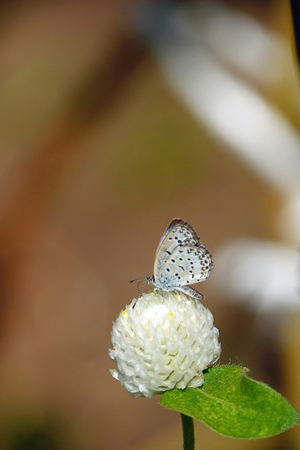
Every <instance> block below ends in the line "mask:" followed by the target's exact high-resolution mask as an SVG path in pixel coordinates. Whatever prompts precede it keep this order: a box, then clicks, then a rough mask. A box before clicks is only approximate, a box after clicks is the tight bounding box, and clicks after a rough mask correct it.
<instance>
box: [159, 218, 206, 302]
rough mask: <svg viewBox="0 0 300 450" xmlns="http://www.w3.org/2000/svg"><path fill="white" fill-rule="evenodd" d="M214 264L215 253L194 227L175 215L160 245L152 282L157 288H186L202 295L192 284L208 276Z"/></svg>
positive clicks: (199, 296)
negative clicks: (203, 241)
mask: <svg viewBox="0 0 300 450" xmlns="http://www.w3.org/2000/svg"><path fill="white" fill-rule="evenodd" d="M212 268H213V263H212V259H211V254H210V253H209V251H208V250H207V249H206V248H205V247H204V245H203V244H202V243H201V241H200V238H199V236H198V234H197V233H196V231H195V230H194V228H193V227H192V226H191V225H190V224H189V223H187V222H185V221H184V220H182V219H174V220H172V222H171V223H170V225H169V226H168V228H167V230H166V231H165V233H164V235H163V237H162V238H161V240H160V243H159V245H158V248H157V251H156V257H155V263H154V276H153V277H151V282H152V284H153V285H154V286H155V287H156V288H157V289H162V290H166V291H173V290H178V291H183V292H185V293H186V294H188V295H190V296H192V297H195V298H201V299H202V298H204V297H203V296H202V295H201V294H200V293H199V292H197V291H195V290H194V289H193V288H191V287H190V286H189V285H190V284H193V283H199V282H200V281H204V280H206V278H207V277H208V276H209V274H210V271H211V270H212Z"/></svg>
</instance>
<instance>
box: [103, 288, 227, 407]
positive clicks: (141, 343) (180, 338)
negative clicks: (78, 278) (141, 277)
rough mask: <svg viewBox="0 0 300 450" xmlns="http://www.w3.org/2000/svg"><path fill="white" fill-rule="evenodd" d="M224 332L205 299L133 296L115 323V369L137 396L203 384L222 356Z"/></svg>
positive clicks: (174, 295)
mask: <svg viewBox="0 0 300 450" xmlns="http://www.w3.org/2000/svg"><path fill="white" fill-rule="evenodd" d="M218 337H219V331H218V329H217V328H216V327H215V326H214V325H213V315H212V313H211V312H210V311H209V310H208V309H207V308H205V307H204V306H203V305H202V304H201V303H200V302H199V300H196V299H193V298H191V297H187V296H186V295H184V294H182V293H180V294H178V293H176V292H165V291H158V290H157V291H155V292H150V293H147V294H143V295H142V296H141V297H140V298H138V300H136V299H133V301H132V302H131V304H130V305H129V306H126V309H125V310H123V311H121V313H120V314H119V316H118V318H117V320H116V322H115V323H114V324H113V329H112V333H111V341H112V348H111V349H109V355H110V357H111V358H112V359H113V360H114V361H115V362H116V364H117V366H118V370H111V374H112V375H113V377H114V378H116V379H117V380H119V381H120V383H121V385H122V386H124V387H125V388H126V389H127V391H128V392H129V393H130V394H131V395H132V396H133V397H139V396H144V397H148V398H151V397H152V396H153V395H155V394H161V393H163V392H164V391H168V390H170V389H173V388H179V389H184V388H186V387H198V386H201V385H202V384H203V374H202V372H203V370H205V369H207V367H208V366H209V365H211V364H214V363H215V362H216V361H217V360H218V359H219V357H220V354H221V345H220V343H219V341H218Z"/></svg>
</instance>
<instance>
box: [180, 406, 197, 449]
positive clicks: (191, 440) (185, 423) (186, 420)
mask: <svg viewBox="0 0 300 450" xmlns="http://www.w3.org/2000/svg"><path fill="white" fill-rule="evenodd" d="M180 415H181V422H182V434H183V450H194V449H195V435H194V422H193V419H192V418H191V417H189V416H186V415H185V414H180Z"/></svg>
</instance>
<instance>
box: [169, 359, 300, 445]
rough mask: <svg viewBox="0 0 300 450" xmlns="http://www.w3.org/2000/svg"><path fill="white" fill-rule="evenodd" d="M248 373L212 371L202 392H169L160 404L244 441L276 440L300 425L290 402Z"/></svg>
mask: <svg viewBox="0 0 300 450" xmlns="http://www.w3.org/2000/svg"><path fill="white" fill-rule="evenodd" d="M247 372H248V369H245V368H242V367H240V366H218V367H211V368H210V369H208V370H206V371H205V373H204V384H203V385H202V386H201V387H200V388H195V389H192V388H186V389H184V390H181V389H173V390H172V391H167V392H165V393H164V394H163V395H162V398H161V401H160V403H161V405H162V406H164V407H165V408H168V409H172V410H174V411H178V412H180V413H182V414H186V415H187V416H190V417H193V418H195V419H197V420H200V421H202V422H204V423H205V424H206V425H208V426H209V427H210V428H212V429H213V430H215V431H217V432H218V433H220V434H223V435H225V436H230V437H234V438H240V439H251V438H263V437H269V436H273V435H275V434H278V433H281V432H283V431H285V430H286V429H288V428H290V427H292V426H294V425H296V424H297V423H300V414H299V413H298V411H296V410H295V409H294V408H293V407H292V406H291V405H290V404H289V403H288V402H287V400H285V399H284V398H283V397H282V396H281V395H280V394H278V392H276V391H274V390H273V389H271V388H270V387H269V386H267V385H265V384H263V383H259V382H257V381H254V380H251V379H250V378H248V377H247V376H246V373H247Z"/></svg>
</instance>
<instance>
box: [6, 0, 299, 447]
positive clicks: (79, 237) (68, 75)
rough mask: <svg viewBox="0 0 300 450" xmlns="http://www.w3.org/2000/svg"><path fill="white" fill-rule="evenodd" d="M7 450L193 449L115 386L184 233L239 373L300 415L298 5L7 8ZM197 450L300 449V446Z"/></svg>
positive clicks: (175, 427)
mask: <svg viewBox="0 0 300 450" xmlns="http://www.w3.org/2000/svg"><path fill="white" fill-rule="evenodd" d="M0 30H1V31H0V148H1V151H0V281H1V283H0V448H1V450H2V449H3V450H12V449H17V450H25V449H31V450H44V449H45V450H52V449H53V450H56V449H62V450H65V449H72V450H94V449H95V450H96V449H105V450H112V449H117V448H122V449H123V450H128V449H132V450H150V449H153V448H156V449H157V450H160V449H164V450H168V449H172V450H177V449H178V450H179V449H181V448H182V439H181V424H180V417H179V414H176V413H173V412H169V411H167V410H164V409H163V408H162V407H160V406H159V405H158V401H159V397H154V398H153V399H152V400H147V399H143V398H137V399H133V398H131V397H130V396H129V394H128V393H127V392H126V391H125V389H124V388H122V387H121V386H120V384H119V383H118V382H117V381H116V380H114V379H113V378H112V376H111V375H110V373H109V368H115V367H114V363H113V361H111V360H110V359H109V357H108V354H107V349H108V348H109V347H110V330H111V326H112V321H114V320H115V318H116V317H117V315H118V313H119V311H120V310H121V309H122V308H123V307H124V306H125V304H129V303H130V302H131V300H132V298H133V297H137V296H138V294H139V289H138V286H137V285H134V284H128V281H129V280H131V279H133V278H136V277H138V276H142V275H146V274H148V275H151V274H152V273H153V263H154V255H155V251H156V248H157V245H158V242H159V239H160V237H161V236H162V234H163V232H164V231H165V229H166V227H167V226H168V224H169V223H170V221H171V220H172V219H173V218H174V217H181V218H183V219H185V220H187V221H188V222H190V223H191V224H192V225H193V226H194V228H195V229H196V230H197V231H198V233H199V235H200V237H201V238H202V241H203V243H204V244H205V246H206V247H207V248H208V249H209V250H210V251H211V252H212V253H213V259H214V263H215V269H214V271H213V272H212V273H211V276H210V278H209V279H208V280H207V281H206V282H205V283H203V284H201V285H196V286H195V287H196V289H198V290H199V291H200V292H201V293H202V294H204V295H205V296H206V299H205V300H204V301H203V303H204V304H205V306H207V307H208V308H209V309H210V310H211V311H212V313H213V314H214V317H215V325H216V326H217V327H218V328H219V330H220V339H221V342H222V348H223V353H222V357H221V363H222V364H228V363H232V364H241V365H243V366H246V367H248V368H249V369H250V376H251V377H252V378H255V379H257V380H260V381H263V382H265V383H267V384H269V385H270V386H271V387H273V388H275V389H278V390H279V391H280V392H281V393H282V394H283V395H284V396H285V397H286V398H287V399H288V400H289V401H290V402H291V403H292V404H293V406H294V407H296V408H298V410H300V377H299V372H300V298H299V296H300V279H299V276H300V251H299V248H300V131H299V127H300V114H299V112H300V110H299V84H298V68H297V60H296V53H295V46H294V37H293V26H292V17H291V11H290V5H289V2H288V1H287V0H268V1H266V0H243V1H241V0H239V1H236V0H226V1H225V0H223V1H213V0H198V1H193V2H192V1H190V2H188V1H181V2H180V1H169V2H165V1H141V0H140V1H134V0H120V1H119V0H110V1H105V0H97V1H96V0H72V1H70V0H60V1H52V2H47V1H44V0H39V1H34V0H31V1H22V0H20V1H16V0H11V1H9V2H8V1H2V2H0ZM196 443H197V448H202V447H204V446H206V447H209V448H210V449H212V450H215V449H216V450H218V449H224V448H230V449H234V450H235V449H242V450H243V449H247V450H248V449H249V450H250V449H252V448H255V449H280V450H284V449H289V450H290V449H298V448H299V449H300V428H299V427H298V428H297V427H296V428H295V429H293V430H290V431H289V432H286V433H284V434H282V435H280V436H277V437H274V438H271V439H266V440H261V441H239V440H230V439H228V438H224V437H222V436H219V435H217V434H216V433H214V432H213V431H211V430H210V429H209V428H207V427H206V426H205V425H202V424H201V423H197V424H196Z"/></svg>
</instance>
